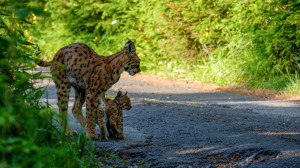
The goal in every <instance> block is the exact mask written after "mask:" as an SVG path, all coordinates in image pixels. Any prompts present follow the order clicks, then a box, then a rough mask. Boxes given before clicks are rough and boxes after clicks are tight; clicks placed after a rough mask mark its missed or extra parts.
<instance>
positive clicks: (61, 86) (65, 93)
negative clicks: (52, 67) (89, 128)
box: [55, 79, 77, 135]
mask: <svg viewBox="0 0 300 168" xmlns="http://www.w3.org/2000/svg"><path fill="white" fill-rule="evenodd" d="M55 85H56V90H57V100H58V104H57V105H58V108H59V121H60V124H61V127H62V129H65V134H66V135H73V134H77V132H76V131H75V130H73V129H72V128H71V126H70V125H69V122H68V102H69V94H70V87H71V86H70V85H69V84H68V83H67V82H66V81H64V80H63V79H61V80H58V81H56V83H55Z"/></svg>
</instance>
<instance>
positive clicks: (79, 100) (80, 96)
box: [72, 89, 86, 128]
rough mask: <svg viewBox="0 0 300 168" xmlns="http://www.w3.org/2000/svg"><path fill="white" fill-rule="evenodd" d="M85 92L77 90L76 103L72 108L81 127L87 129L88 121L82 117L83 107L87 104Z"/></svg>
mask: <svg viewBox="0 0 300 168" xmlns="http://www.w3.org/2000/svg"><path fill="white" fill-rule="evenodd" d="M85 96H86V94H85V91H82V90H78V89H75V102H74V105H73V108H72V113H73V115H74V117H75V118H76V119H77V121H78V122H79V123H80V125H81V126H82V127H83V128H85V125H86V120H85V118H84V116H83V115H82V105H83V104H84V102H85V98H86V97H85Z"/></svg>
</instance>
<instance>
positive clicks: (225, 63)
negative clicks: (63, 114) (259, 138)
mask: <svg viewBox="0 0 300 168" xmlns="http://www.w3.org/2000/svg"><path fill="white" fill-rule="evenodd" d="M42 4H43V6H44V9H46V11H47V13H48V14H49V15H50V17H49V18H47V19H45V20H40V21H39V22H38V25H37V26H36V27H35V28H34V29H31V31H30V32H32V34H33V36H34V37H36V38H35V40H36V42H37V43H38V44H40V46H41V51H42V53H43V54H42V57H47V58H48V59H51V58H52V57H53V55H54V54H55V52H56V51H57V50H58V49H59V48H61V47H62V46H64V45H67V44H70V43H74V42H83V43H86V44H88V45H90V46H91V47H92V48H94V49H95V50H96V52H97V53H99V54H101V55H109V54H111V53H114V52H116V51H118V50H120V49H121V48H122V47H123V44H124V42H125V41H126V40H127V39H126V38H130V39H132V40H134V41H135V43H136V44H137V51H138V54H139V56H140V57H141V59H142V62H141V64H142V66H141V68H142V70H143V72H145V73H150V74H158V75H162V76H165V77H176V78H178V77H179V78H188V79H192V80H201V81H203V82H214V83H216V84H218V85H242V86H248V87H262V88H271V89H276V90H286V89H287V90H290V89H289V88H299V85H298V84H299V82H298V80H299V79H298V78H297V75H299V67H300V57H299V41H300V38H299V34H300V32H299V25H300V24H299V20H300V19H299V18H300V16H299V12H298V11H299V8H300V7H299V6H300V5H299V2H298V1H288V0H279V1H274V0H270V1H264V0H243V1H239V0H232V1H227V0H218V1H217V0H196V1H194V0H185V1H183V0H180V1H175V2H170V1H166V0H162V1H158V0H151V1H147V0H142V1H136V0H125V1H98V0H88V1H84V0H66V1H52V0H51V1H50V0H44V1H43V3H42ZM36 30H37V31H36ZM36 32H39V33H36ZM287 76H289V77H288V78H287ZM291 81H297V82H293V83H294V84H292V85H293V87H291V83H290V82H291ZM297 83H298V84H297ZM295 84H296V86H294V85H295ZM292 90H293V89H292ZM293 92H294V91H293ZM298 92H299V90H298Z"/></svg>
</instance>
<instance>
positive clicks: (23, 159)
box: [0, 1, 97, 168]
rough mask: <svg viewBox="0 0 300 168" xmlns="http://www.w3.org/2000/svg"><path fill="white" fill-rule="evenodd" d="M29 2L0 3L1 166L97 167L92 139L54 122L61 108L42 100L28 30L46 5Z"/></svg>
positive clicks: (35, 51) (41, 89) (40, 75)
mask: <svg viewBox="0 0 300 168" xmlns="http://www.w3.org/2000/svg"><path fill="white" fill-rule="evenodd" d="M26 2H27V1H1V2H0V6H1V7H0V9H1V10H0V13H1V16H0V93H1V94H0V167H3V168H6V167H7V168H9V167H24V168H25V167H89V166H93V165H95V164H97V163H96V162H95V159H94V155H93V150H92V147H91V145H88V144H89V143H90V142H89V141H88V140H87V139H86V138H85V136H84V135H80V136H77V137H66V136H64V134H62V133H61V132H60V131H59V130H58V129H57V128H56V126H55V125H54V124H53V120H54V116H55V115H56V113H55V112H54V111H53V110H51V109H50V107H49V106H48V105H47V104H48V103H46V105H42V104H41V103H40V101H39V100H40V97H41V95H42V94H43V92H44V91H43V90H44V88H36V86H34V84H35V83H36V82H37V80H39V79H42V78H43V76H42V74H41V73H31V72H32V70H33V69H34V64H33V62H32V59H31V57H33V56H36V55H37V54H38V53H39V50H38V46H37V45H35V44H33V43H31V42H29V40H30V38H29V37H26V35H27V33H28V32H26V31H23V29H25V30H27V29H28V27H29V26H30V24H31V19H32V18H35V17H37V16H38V15H41V14H42V10H40V9H39V8H37V7H35V6H31V5H28V4H26ZM34 20H35V19H34ZM87 146H88V148H87ZM95 166H96V165H95Z"/></svg>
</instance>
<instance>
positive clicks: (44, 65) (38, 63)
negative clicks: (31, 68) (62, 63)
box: [35, 60, 52, 67]
mask: <svg viewBox="0 0 300 168" xmlns="http://www.w3.org/2000/svg"><path fill="white" fill-rule="evenodd" d="M35 63H36V64H37V65H39V66H41V67H48V66H51V65H52V61H50V62H47V61H43V60H36V61H35Z"/></svg>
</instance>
